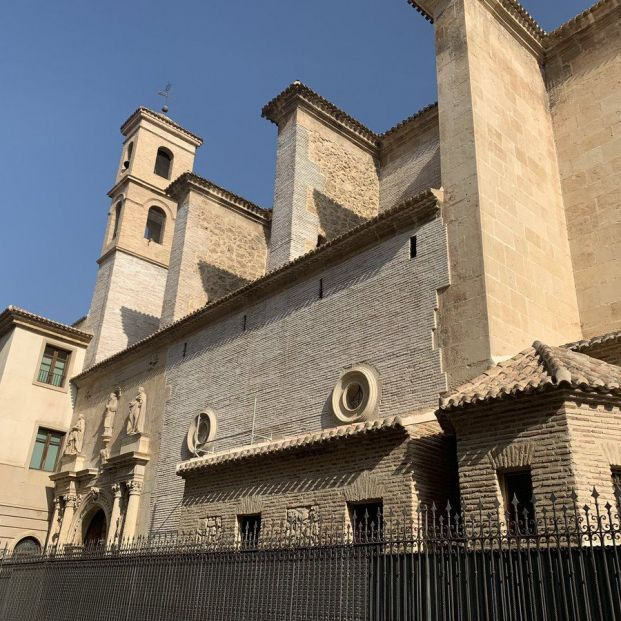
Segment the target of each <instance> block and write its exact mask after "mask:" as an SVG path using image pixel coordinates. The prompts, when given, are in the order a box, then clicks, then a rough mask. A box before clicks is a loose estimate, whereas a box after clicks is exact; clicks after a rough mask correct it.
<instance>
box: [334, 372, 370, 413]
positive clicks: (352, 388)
mask: <svg viewBox="0 0 621 621" xmlns="http://www.w3.org/2000/svg"><path fill="white" fill-rule="evenodd" d="M379 399H380V382H379V374H378V373H377V371H376V370H375V369H374V368H373V367H372V366H371V365H369V364H356V365H354V366H351V367H348V368H346V369H344V370H343V372H342V373H341V377H340V378H339V381H338V382H337V384H336V386H335V387H334V390H333V391H332V410H333V412H334V415H335V416H336V417H337V418H338V419H339V420H340V421H342V422H344V423H353V422H355V421H359V420H367V419H369V418H372V417H373V416H374V415H375V414H376V413H377V409H378V406H379Z"/></svg>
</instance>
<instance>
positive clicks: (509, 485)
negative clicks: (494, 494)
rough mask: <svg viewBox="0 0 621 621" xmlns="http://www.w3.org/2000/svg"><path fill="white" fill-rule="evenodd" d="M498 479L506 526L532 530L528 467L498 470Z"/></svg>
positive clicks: (533, 514)
mask: <svg viewBox="0 0 621 621" xmlns="http://www.w3.org/2000/svg"><path fill="white" fill-rule="evenodd" d="M498 481H499V483H500V490H501V492H502V498H503V505H504V510H505V516H506V519H507V521H508V526H509V527H510V528H511V529H516V527H519V529H520V531H521V532H528V531H533V529H534V525H535V521H534V520H535V510H534V507H533V480H532V476H531V472H530V468H522V469H519V470H506V471H504V472H499V473H498Z"/></svg>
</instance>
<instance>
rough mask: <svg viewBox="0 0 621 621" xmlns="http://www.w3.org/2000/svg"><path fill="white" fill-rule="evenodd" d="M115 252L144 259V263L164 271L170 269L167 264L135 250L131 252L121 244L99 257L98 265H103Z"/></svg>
mask: <svg viewBox="0 0 621 621" xmlns="http://www.w3.org/2000/svg"><path fill="white" fill-rule="evenodd" d="M115 252H123V253H125V254H128V255H130V256H132V257H136V258H138V259H142V260H143V261H146V262H147V263H152V264H153V265H157V266H158V267H163V268H164V269H168V264H167V263H162V262H161V261H156V260H155V259H151V258H149V257H146V256H145V255H143V254H140V253H138V252H136V251H135V250H130V249H129V248H125V247H124V246H121V245H120V244H115V245H114V246H112V248H110V249H109V250H106V252H104V253H103V254H102V255H101V256H100V257H99V259H97V264H98V265H101V264H102V263H103V262H104V261H105V260H106V259H107V258H108V257H109V256H111V255H113V254H114V253H115Z"/></svg>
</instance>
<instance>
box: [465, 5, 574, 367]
mask: <svg viewBox="0 0 621 621" xmlns="http://www.w3.org/2000/svg"><path fill="white" fill-rule="evenodd" d="M466 30H467V33H468V58H469V64H470V75H471V81H472V83H471V89H472V99H473V113H474V129H475V134H474V139H475V153H476V163H477V171H478V178H479V209H480V212H481V228H482V231H483V260H484V264H485V274H486V276H485V287H486V293H487V308H488V313H489V324H490V345H491V353H492V356H493V357H504V356H508V355H513V354H515V353H516V352H518V351H521V350H522V349H523V348H524V347H527V346H528V345H530V343H531V342H532V341H533V339H535V338H537V339H541V340H542V341H544V342H546V343H550V344H553V345H556V344H561V343H563V342H567V341H568V340H571V339H574V338H579V337H580V334H581V332H580V324H579V317H578V310H577V301H576V293H575V288H574V282H573V278H572V264H571V256H570V252H569V242H568V238H567V228H566V223H565V214H564V209H563V203H562V197H561V187H560V178H559V170H558V164H557V157H556V148H555V144H554V134H553V129H552V120H551V117H550V112H549V107H548V96H547V92H546V88H545V83H544V80H543V76H542V73H541V68H540V66H539V64H538V62H537V59H536V58H535V57H534V56H533V55H532V54H531V53H530V52H529V51H528V50H527V49H526V48H525V47H524V46H523V44H522V43H521V42H518V41H517V40H516V39H515V38H514V37H513V36H512V35H511V34H510V32H509V31H508V29H507V28H506V27H505V26H504V25H501V24H500V23H499V21H498V20H497V19H496V18H495V17H494V15H493V14H492V13H491V11H490V10H489V9H487V8H486V7H485V6H484V5H483V4H482V3H480V2H478V1H475V0H466Z"/></svg>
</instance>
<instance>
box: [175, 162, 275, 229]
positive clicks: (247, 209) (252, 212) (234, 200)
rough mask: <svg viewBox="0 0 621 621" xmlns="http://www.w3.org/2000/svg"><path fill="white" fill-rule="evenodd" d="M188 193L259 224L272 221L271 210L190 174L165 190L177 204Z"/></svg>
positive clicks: (178, 178) (179, 178)
mask: <svg viewBox="0 0 621 621" xmlns="http://www.w3.org/2000/svg"><path fill="white" fill-rule="evenodd" d="M190 191H194V192H198V193H199V194H203V195H204V196H208V197H209V198H211V199H214V200H216V201H217V202H218V203H219V204H221V205H222V206H224V207H227V208H229V209H232V210H233V211H236V212H237V213H240V214H242V215H244V216H246V217H247V218H250V219H252V220H255V221H257V222H260V223H261V224H264V225H267V224H269V222H270V221H271V219H272V212H271V210H269V209H264V208H263V207H259V206H258V205H255V204H254V203H251V202H250V201H249V200H246V199H245V198H243V197H241V196H239V195H237V194H234V193H233V192H230V191H229V190H226V189H225V188H222V187H220V186H219V185H216V184H215V183H213V182H212V181H209V180H208V179H204V178H203V177H199V176H198V175H195V174H194V173H191V172H186V173H183V174H182V175H181V176H180V177H177V179H175V181H173V182H172V183H171V184H170V185H169V186H168V187H167V188H166V193H167V194H168V196H170V197H171V198H173V199H174V200H176V201H177V202H178V203H179V202H181V201H182V200H183V199H184V198H185V196H186V195H187V194H188V192H190Z"/></svg>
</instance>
